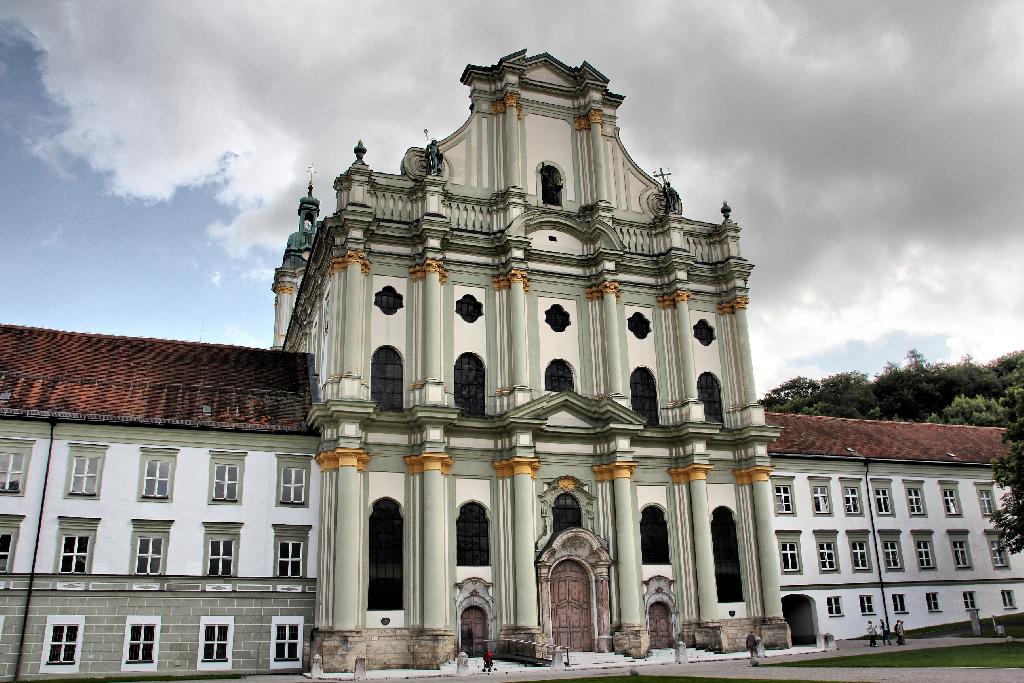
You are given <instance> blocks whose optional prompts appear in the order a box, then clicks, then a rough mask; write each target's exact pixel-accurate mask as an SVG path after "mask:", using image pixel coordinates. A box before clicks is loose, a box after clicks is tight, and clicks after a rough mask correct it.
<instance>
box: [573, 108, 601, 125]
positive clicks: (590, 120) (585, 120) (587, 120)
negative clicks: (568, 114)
mask: <svg viewBox="0 0 1024 683" xmlns="http://www.w3.org/2000/svg"><path fill="white" fill-rule="evenodd" d="M595 123H596V124H597V125H598V126H601V128H602V130H603V128H604V112H603V111H601V110H600V109H591V110H590V111H588V112H587V113H586V114H583V115H582V116H577V117H576V118H575V119H573V126H574V127H575V128H576V130H589V129H590V127H591V126H592V125H594V124H595Z"/></svg>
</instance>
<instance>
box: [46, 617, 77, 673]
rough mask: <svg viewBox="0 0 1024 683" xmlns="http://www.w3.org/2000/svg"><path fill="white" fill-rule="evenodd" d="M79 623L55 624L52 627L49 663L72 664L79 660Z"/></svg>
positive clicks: (47, 658) (47, 661) (48, 655)
mask: <svg viewBox="0 0 1024 683" xmlns="http://www.w3.org/2000/svg"><path fill="white" fill-rule="evenodd" d="M78 629H79V625H78V624H54V625H53V627H52V628H51V629H50V642H49V647H48V649H49V652H48V654H47V656H46V663H47V664H48V665H62V666H72V665H74V664H75V663H76V662H77V661H78Z"/></svg>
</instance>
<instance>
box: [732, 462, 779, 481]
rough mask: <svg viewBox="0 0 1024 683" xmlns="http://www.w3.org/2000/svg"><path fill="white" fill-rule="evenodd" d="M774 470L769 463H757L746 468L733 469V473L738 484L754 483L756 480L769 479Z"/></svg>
mask: <svg viewBox="0 0 1024 683" xmlns="http://www.w3.org/2000/svg"><path fill="white" fill-rule="evenodd" d="M774 470H775V468H774V467H771V466H769V465H755V466H754V467H748V468H747V469H745V470H733V473H732V474H733V476H734V477H736V483H737V484H753V483H754V482H755V481H769V479H770V478H771V473H772V472H773V471H774Z"/></svg>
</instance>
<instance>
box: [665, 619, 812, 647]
mask: <svg viewBox="0 0 1024 683" xmlns="http://www.w3.org/2000/svg"><path fill="white" fill-rule="evenodd" d="M751 630H753V631H754V633H756V634H757V635H758V636H760V638H761V642H762V644H764V647H765V649H768V650H782V649H785V648H788V647H791V646H792V641H791V639H790V634H789V624H787V623H786V621H785V620H784V619H766V620H761V619H722V620H720V621H705V622H701V623H699V624H697V625H696V627H695V628H693V634H694V645H693V646H694V647H696V648H698V649H701V650H708V651H709V652H743V651H745V650H746V649H747V635H748V634H749V633H750V631H751ZM684 633H685V627H684ZM684 642H686V644H687V646H688V647H689V646H690V641H689V640H686V639H685V638H684Z"/></svg>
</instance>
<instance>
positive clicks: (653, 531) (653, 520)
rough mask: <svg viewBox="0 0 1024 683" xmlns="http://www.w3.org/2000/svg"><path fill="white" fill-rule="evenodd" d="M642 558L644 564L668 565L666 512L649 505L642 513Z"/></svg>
mask: <svg viewBox="0 0 1024 683" xmlns="http://www.w3.org/2000/svg"><path fill="white" fill-rule="evenodd" d="M640 557H641V560H642V562H643V563H644V564H668V563H669V559H668V524H666V523H665V512H664V511H663V510H662V509H661V508H660V507H658V506H657V505H648V506H647V507H645V508H644V509H643V511H642V512H641V513H640Z"/></svg>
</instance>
